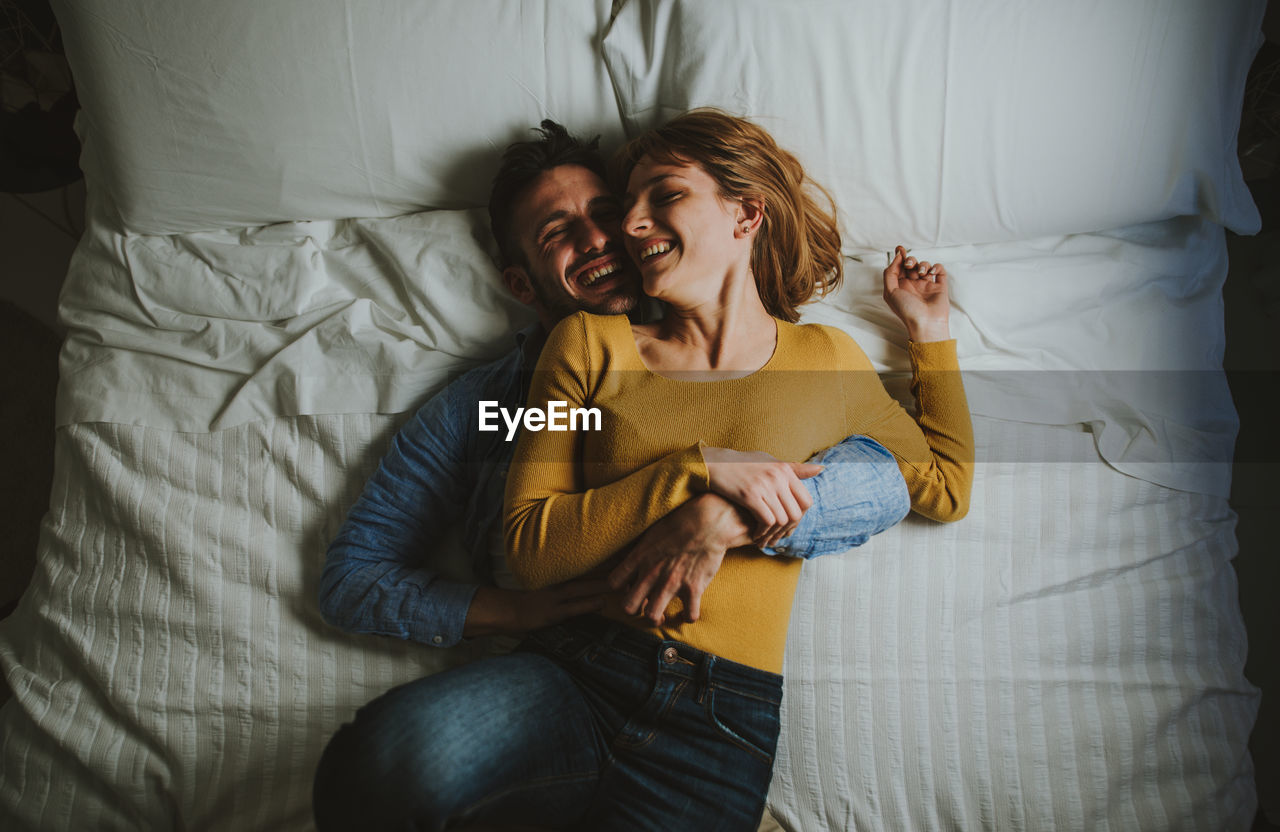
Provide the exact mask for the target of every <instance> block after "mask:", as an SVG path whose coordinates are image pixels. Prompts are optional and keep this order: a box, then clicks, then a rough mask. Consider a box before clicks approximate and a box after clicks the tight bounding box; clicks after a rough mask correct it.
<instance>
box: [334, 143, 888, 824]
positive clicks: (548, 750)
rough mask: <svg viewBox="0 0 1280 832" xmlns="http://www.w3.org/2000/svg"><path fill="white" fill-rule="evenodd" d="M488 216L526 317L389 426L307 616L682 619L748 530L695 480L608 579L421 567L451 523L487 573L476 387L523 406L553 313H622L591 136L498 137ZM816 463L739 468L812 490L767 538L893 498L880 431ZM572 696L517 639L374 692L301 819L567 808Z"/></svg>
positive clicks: (583, 737)
mask: <svg viewBox="0 0 1280 832" xmlns="http://www.w3.org/2000/svg"><path fill="white" fill-rule="evenodd" d="M490 219H491V222H492V225H493V231H494V234H495V237H496V238H497V241H498V245H499V250H500V252H501V255H502V258H503V261H504V269H503V279H504V281H505V283H506V285H507V287H508V288H509V289H510V291H511V292H512V294H513V295H514V296H515V297H517V298H518V299H520V300H521V301H523V302H525V303H528V304H529V305H531V306H532V307H533V308H534V309H535V310H536V312H537V313H538V318H539V322H538V324H537V325H535V326H533V327H531V328H530V329H527V330H525V331H524V332H522V333H520V334H519V336H517V346H516V348H515V349H514V350H513V351H512V352H511V353H510V354H508V355H507V356H505V357H503V358H501V359H499V360H498V361H496V362H494V363H492V364H489V365H486V366H484V367H480V368H477V369H475V370H473V371H471V372H470V373H468V374H466V375H464V376H463V377H461V378H459V379H458V380H457V381H455V382H453V383H452V384H450V385H449V386H448V387H447V388H445V389H444V390H443V391H441V392H440V393H439V394H437V395H436V396H434V397H433V398H432V399H431V400H429V401H428V402H427V403H426V404H425V405H423V407H422V408H421V409H420V410H419V411H418V412H417V413H416V414H415V415H414V416H413V417H412V418H411V419H410V420H409V421H408V423H407V424H406V425H405V426H404V428H403V429H402V430H401V431H400V433H399V434H398V435H397V436H396V437H395V439H394V441H393V444H392V448H391V450H390V451H389V453H388V454H387V456H386V457H385V458H384V459H383V461H382V464H381V465H380V467H379V469H378V471H377V472H376V473H375V474H374V476H373V477H372V478H371V479H370V481H369V483H368V484H367V485H366V488H365V490H364V493H363V494H362V495H361V497H360V498H359V500H358V501H357V503H356V504H355V506H353V508H352V509H351V511H350V514H349V515H348V517H347V521H346V523H345V524H344V525H343V527H342V529H341V531H340V532H339V534H338V536H337V538H336V539H335V540H334V542H333V544H332V545H331V546H330V549H329V552H328V555H327V560H326V564H325V569H324V573H323V575H322V578H321V587H320V604H321V610H322V612H323V614H324V617H325V619H326V620H327V621H329V622H330V623H332V624H334V625H335V626H338V627H341V628H343V629H346V630H348V631H351V632H359V633H378V634H383V635H390V636H395V637H399V638H406V639H412V640H414V641H418V642H421V643H423V644H427V645H433V646H448V645H452V644H456V643H457V642H458V641H459V640H460V639H462V638H467V637H471V636H480V635H494V634H519V633H525V632H532V631H537V632H538V633H539V634H546V633H549V632H551V631H552V630H554V629H555V628H554V627H551V626H550V625H554V624H556V623H557V622H561V621H564V620H565V619H569V618H573V617H576V616H580V615H582V614H584V613H589V612H594V611H597V610H599V609H600V608H601V607H602V606H603V604H604V600H605V597H606V595H607V594H608V593H609V592H610V591H619V590H620V591H621V593H622V595H623V597H624V604H623V605H624V608H625V609H626V610H627V611H628V612H630V613H632V614H642V615H644V617H646V618H647V619H648V620H649V621H650V622H651V623H656V622H659V621H661V620H662V617H663V615H664V612H665V611H666V610H667V609H668V603H669V602H670V601H671V600H672V599H673V598H676V597H678V598H680V600H681V601H683V602H684V603H683V609H682V612H681V614H683V615H687V616H689V617H690V618H691V619H692V618H694V617H695V616H696V614H697V613H696V610H697V602H698V599H699V597H700V595H701V593H702V590H703V589H704V588H705V587H706V586H707V584H708V583H709V581H711V580H713V579H714V575H715V572H716V570H717V569H718V567H719V564H720V561H721V560H722V559H723V558H724V556H725V553H726V551H727V550H728V549H730V548H733V547H735V546H742V545H747V544H750V543H753V542H755V541H756V540H757V535H758V533H759V530H758V529H751V528H750V527H749V526H748V523H747V522H746V521H745V520H744V516H743V515H742V514H740V513H739V510H738V509H737V508H736V507H735V506H734V505H732V504H730V503H729V502H727V501H726V500H724V499H723V498H721V497H719V496H717V495H715V494H711V493H706V494H701V495H699V496H698V497H696V498H694V499H692V500H689V501H688V502H686V503H685V504H683V505H682V506H681V507H680V508H678V509H677V510H675V511H673V512H672V513H670V514H669V515H667V517H665V518H664V519H663V520H661V521H660V522H659V523H657V524H655V525H654V526H653V527H651V528H650V529H649V530H648V531H647V532H646V533H645V534H644V535H642V536H641V538H640V539H639V540H638V541H637V542H636V543H635V544H634V545H633V546H632V547H631V548H630V549H629V550H628V551H627V552H626V553H625V554H624V555H622V556H621V557H620V558H619V559H618V561H617V563H616V564H615V565H614V566H613V571H612V572H611V573H610V575H609V576H608V578H609V580H608V582H604V581H600V580H590V579H580V580H577V581H571V582H569V583H566V584H564V585H562V586H559V587H552V588H549V589H545V590H540V591H520V590H515V589H512V588H509V587H505V586H494V585H491V584H490V583H487V582H479V581H477V582H474V583H464V582H458V581H455V580H450V579H447V578H445V577H443V576H442V575H441V574H440V571H439V569H438V568H437V567H438V564H437V563H434V562H433V551H432V547H433V545H435V544H436V543H437V542H438V540H439V539H440V538H441V536H442V533H443V531H444V530H445V529H446V528H448V527H450V526H452V525H453V524H455V523H459V522H460V523H461V524H462V534H463V544H464V546H465V547H466V550H467V552H468V554H469V556H470V560H471V564H472V566H473V567H474V571H475V572H477V573H478V574H480V575H482V576H492V577H495V578H498V579H499V581H501V576H502V573H503V565H502V556H501V552H502V529H501V525H502V524H501V515H502V494H503V489H504V475H505V473H506V469H507V466H508V465H509V463H510V460H511V456H512V452H513V450H514V445H515V443H514V442H513V441H508V440H507V436H506V431H505V430H499V431H482V430H480V429H479V427H480V402H496V403H497V405H498V406H500V407H502V408H506V409H507V410H508V411H512V412H514V410H515V409H516V408H518V407H521V406H522V405H524V403H525V399H526V393H527V390H528V376H529V374H530V373H531V371H532V369H533V366H534V364H535V363H536V360H537V356H538V353H539V351H540V349H541V346H542V344H543V343H544V341H545V338H546V334H547V332H548V331H549V330H550V329H551V328H552V327H553V326H554V325H555V323H556V322H557V321H558V320H560V319H561V318H562V317H564V316H565V315H567V314H569V313H571V312H574V311H576V310H578V309H585V310H588V311H592V312H599V313H612V314H617V313H623V312H631V311H633V310H634V309H635V307H636V305H637V303H638V301H639V296H640V291H639V281H638V277H637V274H636V272H635V270H634V269H633V268H632V266H631V263H630V262H629V260H628V258H627V256H626V254H625V253H624V251H623V248H622V246H621V244H620V239H621V229H620V219H621V212H620V210H619V204H618V200H617V198H616V197H615V196H614V195H613V194H611V193H610V192H609V190H608V188H607V187H606V185H605V182H604V177H603V164H602V161H601V159H600V157H599V156H598V154H597V152H596V150H595V143H594V142H592V143H591V144H589V145H585V144H582V143H579V142H578V141H576V140H575V139H573V138H572V137H570V136H569V135H568V134H567V133H566V132H565V130H564V128H562V127H560V126H559V125H557V124H555V123H553V122H550V121H544V122H543V129H542V138H541V139H540V140H535V141H529V142H522V143H518V144H516V145H513V146H512V147H511V148H509V149H508V151H507V153H506V155H505V156H504V161H503V165H502V169H501V170H500V172H499V174H498V176H497V178H496V179H495V183H494V189H493V194H492V197H491V199H490ZM822 463H823V466H825V467H822V466H818V465H804V464H795V465H793V464H790V463H782V462H778V461H776V460H765V461H763V462H761V461H755V462H744V463H743V464H755V465H761V466H764V468H766V469H768V470H769V471H771V472H772V474H774V475H776V476H778V477H781V478H783V479H786V478H788V477H789V478H793V479H794V478H797V477H805V478H806V479H805V483H806V485H807V489H808V492H809V493H810V494H811V495H812V506H811V507H810V506H809V505H808V503H809V501H808V500H807V499H806V500H802V501H801V502H802V503H803V505H792V506H790V507H784V509H783V513H785V514H786V515H787V522H786V523H783V524H782V527H783V530H784V531H785V532H786V533H787V536H785V537H784V538H783V539H781V540H778V541H777V542H776V543H774V545H771V546H766V547H765V548H764V549H763V550H764V551H766V553H768V554H770V555H773V556H776V557H784V556H791V557H813V556H817V555H822V554H828V553H834V552H840V551H845V550H847V549H848V548H850V547H851V546H855V545H858V544H860V543H862V542H864V541H865V540H866V539H867V538H868V537H869V536H870V535H872V534H875V533H876V532H878V531H880V530H882V529H884V528H886V527H888V526H890V525H892V524H893V523H896V522H897V521H898V520H900V519H901V518H902V517H903V516H905V514H906V513H907V511H908V509H909V497H908V494H907V490H906V485H905V483H904V481H903V479H902V475H901V473H900V472H899V470H898V466H897V463H896V462H895V461H894V459H893V457H892V456H891V455H890V454H889V452H888V451H886V450H885V449H884V448H883V447H882V446H880V445H879V444H878V443H876V442H874V441H872V440H870V439H867V438H866V437H850V438H848V439H846V440H845V441H844V442H842V443H841V444H840V445H837V446H835V447H834V448H832V449H829V450H828V451H827V452H825V455H824V456H823V459H822ZM805 509H808V510H805ZM776 533H777V530H774V532H773V534H776ZM769 542H773V541H772V540H770V541H769ZM546 637H547V638H551V637H552V636H546ZM559 644H560V646H561V647H563V648H564V649H565V650H566V651H568V653H567V655H568V654H573V655H578V656H580V657H581V658H583V659H584V660H587V661H590V660H591V655H592V654H591V653H590V651H587V652H585V653H583V652H582V651H583V650H586V648H585V647H577V646H575V645H573V644H568V643H566V642H564V641H561V642H559ZM577 695H578V694H576V693H575V692H574V689H573V687H572V685H571V684H570V683H568V682H566V681H565V678H564V676H563V671H562V670H561V669H560V668H558V667H557V666H556V665H555V664H554V663H553V662H550V661H549V660H548V659H547V658H546V657H545V656H542V655H536V654H534V653H531V652H525V651H520V652H517V653H514V654H511V655H508V656H503V657H500V658H496V659H490V660H488V661H480V662H473V663H470V664H467V665H464V666H463V667H461V668H459V669H457V670H455V671H450V672H449V673H445V674H437V675H434V676H430V677H426V678H425V679H421V680H418V681H417V682H413V683H410V684H408V685H403V686H401V687H399V688H396V689H394V690H392V691H390V692H388V693H387V694H385V695H383V696H381V697H379V698H378V699H376V700H374V702H372V703H370V704H369V705H368V706H366V707H365V708H363V709H361V711H360V714H359V715H358V716H357V719H356V722H355V723H354V724H351V725H348V726H344V727H343V728H342V729H341V730H340V731H339V732H338V734H337V735H335V737H334V738H333V740H332V741H331V742H330V744H329V746H328V748H327V749H326V751H325V755H324V758H323V759H322V761H321V763H320V766H319V768H318V771H317V775H316V786H315V794H314V809H315V813H316V821H317V824H318V826H319V827H320V828H321V829H331V828H332V829H348V828H357V827H359V828H443V826H444V824H445V822H446V821H447V820H450V819H452V820H453V821H454V822H456V821H458V820H463V821H466V822H482V823H502V824H511V823H534V824H538V825H544V826H552V827H557V828H558V827H560V826H562V825H567V824H572V823H575V822H577V821H578V820H580V819H581V816H582V812H583V811H584V810H585V809H586V807H587V805H588V804H590V803H591V801H592V799H593V796H594V795H596V787H597V784H598V780H599V776H600V774H599V772H600V766H599V764H600V759H599V756H598V752H599V750H600V749H599V746H598V745H597V744H596V743H595V742H594V741H593V740H592V739H591V737H590V729H589V728H587V727H585V726H584V725H583V724H582V720H581V719H576V718H561V717H568V716H570V715H569V713H568V712H567V711H564V710H562V706H563V705H564V704H567V703H568V702H569V701H570V700H572V699H573V698H574V697H575V696H577ZM708 707H710V706H709V705H708ZM577 710H580V709H577ZM672 774H674V772H673V773H672ZM629 791H634V790H629ZM635 796H636V798H637V799H640V798H641V797H642V796H641V795H639V794H638V793H637V794H636V795H635ZM414 824H423V825H414Z"/></svg>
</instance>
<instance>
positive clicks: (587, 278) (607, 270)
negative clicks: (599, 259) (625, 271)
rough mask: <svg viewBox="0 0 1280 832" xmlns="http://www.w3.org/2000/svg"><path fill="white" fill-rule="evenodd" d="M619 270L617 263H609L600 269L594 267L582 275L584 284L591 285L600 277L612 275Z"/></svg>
mask: <svg viewBox="0 0 1280 832" xmlns="http://www.w3.org/2000/svg"><path fill="white" fill-rule="evenodd" d="M617 270H618V264H617V263H608V264H606V265H603V266H601V267H600V268H598V269H592V270H591V271H589V272H587V273H586V274H584V275H583V276H582V285H583V286H590V285H591V284H592V283H595V282H596V281H597V280H599V279H600V278H602V277H606V276H608V275H611V274H613V273H614V272H616V271H617Z"/></svg>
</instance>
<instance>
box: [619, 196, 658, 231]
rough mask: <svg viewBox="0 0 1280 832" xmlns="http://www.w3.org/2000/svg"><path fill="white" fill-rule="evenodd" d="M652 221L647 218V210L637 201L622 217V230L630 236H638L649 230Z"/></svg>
mask: <svg viewBox="0 0 1280 832" xmlns="http://www.w3.org/2000/svg"><path fill="white" fill-rule="evenodd" d="M651 225H652V222H651V221H650V220H649V212H648V211H646V210H645V209H644V206H642V205H641V204H640V203H639V202H637V203H636V204H635V205H632V206H631V208H630V209H629V210H628V211H627V213H626V214H625V215H624V216H623V217H622V230H623V232H624V233H626V234H628V235H629V236H632V237H638V236H640V235H641V234H643V233H644V232H646V231H648V230H649V227H650V226H651Z"/></svg>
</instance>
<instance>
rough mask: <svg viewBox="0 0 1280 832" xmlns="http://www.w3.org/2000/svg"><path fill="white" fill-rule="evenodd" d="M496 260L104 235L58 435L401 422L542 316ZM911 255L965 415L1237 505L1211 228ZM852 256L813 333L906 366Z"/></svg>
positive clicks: (460, 237)
mask: <svg viewBox="0 0 1280 832" xmlns="http://www.w3.org/2000/svg"><path fill="white" fill-rule="evenodd" d="M490 245H491V244H490V242H489V239H488V229H487V220H486V219H485V216H484V213H483V212H482V211H479V210H473V211H436V212H427V213H420V214H410V215H405V216H403V217H394V218H386V219H368V220H342V221H335V222H307V223H283V224H279V225H273V226H266V227H262V228H257V229H244V230H239V231H223V232H208V233H192V234H183V235H170V236H138V235H133V236H121V235H117V234H115V233H113V232H109V231H106V230H104V229H103V228H102V227H101V226H96V225H95V226H91V228H90V230H89V232H88V233H87V235H86V237H85V239H84V241H83V242H82V243H81V245H80V247H79V249H78V250H77V252H76V255H75V258H74V260H73V262H72V265H71V271H70V274H69V275H68V278H67V282H66V284H65V287H64V289H63V294H62V301H61V313H62V321H63V323H64V324H65V325H66V326H67V328H68V333H69V334H68V340H67V343H66V345H65V347H64V350H63V354H62V382H61V388H60V392H59V402H58V424H61V425H66V424H72V423H76V422H94V421H105V422H122V423H126V424H139V425H148V426H151V427H157V428H162V429H167V430H194V431H204V430H217V429H222V428H227V427H231V426H234V425H238V424H242V423H244V422H246V421H249V420H252V419H262V418H271V417H276V416H300V415H314V414H323V413H371V412H377V413H398V412H403V411H406V410H410V409H412V408H413V407H415V406H416V405H417V404H418V403H420V402H421V401H422V400H423V399H424V397H425V396H426V395H427V393H428V392H430V391H431V390H434V389H436V388H437V387H438V386H440V385H442V384H443V383H444V382H445V381H446V380H447V379H448V378H449V377H450V375H451V374H455V373H457V372H460V371H462V370H464V369H466V368H469V367H471V366H473V365H474V364H475V363H476V362H478V361H479V360H481V359H483V358H486V357H493V356H496V355H498V354H501V353H502V352H504V351H506V350H507V349H509V348H510V344H511V341H510V338H509V335H510V333H511V332H512V331H513V330H514V329H515V328H518V327H519V326H520V325H522V324H524V323H527V322H529V321H530V320H531V315H530V312H529V310H528V309H527V308H526V307H523V306H521V305H520V304H519V303H517V302H515V301H514V300H513V299H511V298H510V296H509V295H508V293H507V291H506V289H505V288H504V287H502V286H501V283H500V278H499V275H498V272H497V269H496V267H495V266H494V265H493V261H492V259H491V254H490V251H489V248H490ZM913 254H915V255H916V256H919V257H922V258H925V259H929V260H933V261H940V262H943V263H945V264H946V265H947V267H948V269H949V271H950V273H951V275H952V294H953V301H954V312H953V325H952V330H953V334H954V335H955V337H956V338H957V339H958V341H959V348H960V360H961V366H962V368H963V369H964V370H965V372H966V386H967V389H968V392H969V398H970V407H971V409H972V411H973V412H974V413H977V414H982V415H988V416H995V417H999V418H1003V419H1016V420H1021V421H1026V422H1038V423H1044V424H1085V425H1089V426H1090V428H1091V430H1092V431H1093V433H1094V437H1095V440H1096V441H1097V444H1098V449H1099V451H1100V452H1101V454H1102V455H1103V457H1104V458H1105V459H1107V460H1108V461H1109V462H1111V463H1112V464H1114V465H1116V466H1117V467H1118V468H1120V470H1123V471H1125V472H1126V473H1130V474H1132V475H1134V476H1139V477H1142V478H1145V479H1150V480H1151V481H1153V482H1158V483H1161V484H1164V485H1168V486H1171V487H1174V488H1181V489H1184V490H1192V491H1202V492H1205V493H1211V494H1219V495H1224V496H1225V495H1226V493H1227V491H1228V489H1229V475H1230V461H1231V452H1232V443H1233V441H1234V436H1235V430H1236V424H1237V422H1236V417H1235V412H1234V409H1233V407H1232V404H1231V399H1230V395H1229V391H1228V390H1227V387H1226V382H1225V378H1224V376H1223V374H1222V371H1221V362H1222V352H1223V349H1224V343H1225V341H1224V336H1223V330H1222V310H1221V286H1222V281H1223V280H1224V279H1225V276H1226V247H1225V237H1224V233H1223V231H1222V230H1221V229H1220V228H1218V227H1217V226H1214V225H1212V224H1211V223H1208V222H1206V221H1200V220H1195V219H1192V218H1179V219H1174V220H1169V221H1166V222H1162V223H1153V224H1148V225H1144V226H1135V227H1131V228H1128V229H1124V230H1120V231H1115V232H1110V233H1100V234H1078V235H1069V236H1057V237H1044V238H1038V239H1035V240H1030V241H1024V242H1011V243H990V244H986V245H979V246H955V247H951V248H945V249H929V250H926V249H916V250H915V251H913ZM857 256H858V257H860V258H861V262H859V261H857V260H849V261H848V262H847V266H848V268H847V274H846V283H845V285H844V287H843V288H842V289H841V290H839V291H838V292H837V293H835V294H833V295H831V296H828V297H827V298H825V299H823V300H822V301H820V302H818V303H816V304H814V305H812V306H809V307H806V309H805V320H808V321H819V322H823V323H830V324H834V325H836V326H839V327H841V328H843V329H845V330H846V331H848V332H849V333H850V334H852V335H853V336H854V338H855V339H856V340H857V341H858V343H859V344H860V345H861V346H862V348H863V349H864V350H865V351H866V352H867V354H868V355H869V356H870V357H871V359H872V361H873V362H874V363H875V365H876V367H877V369H879V370H880V371H882V372H888V373H895V372H905V371H906V370H907V369H908V365H907V360H906V352H905V341H906V334H905V330H904V329H903V327H902V326H901V324H900V323H899V322H898V321H897V319H896V318H894V317H893V315H892V314H891V313H890V312H889V311H888V308H887V307H886V306H885V305H884V303H883V301H882V300H881V299H880V292H881V289H880V272H881V269H882V268H883V263H884V260H885V255H884V253H883V252H880V251H870V250H865V251H863V252H862V253H861V254H859V255H857Z"/></svg>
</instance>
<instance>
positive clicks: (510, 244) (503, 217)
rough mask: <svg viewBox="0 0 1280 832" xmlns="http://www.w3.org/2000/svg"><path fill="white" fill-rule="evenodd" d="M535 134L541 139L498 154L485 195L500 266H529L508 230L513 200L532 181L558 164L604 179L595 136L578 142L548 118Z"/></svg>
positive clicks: (512, 147)
mask: <svg viewBox="0 0 1280 832" xmlns="http://www.w3.org/2000/svg"><path fill="white" fill-rule="evenodd" d="M537 131H538V132H539V133H541V134H542V138H539V139H530V140H529V141H525V142H515V143H514V144H512V145H511V146H509V147H508V148H507V149H506V151H505V152H504V153H503V154H502V165H501V166H500V167H499V168H498V173H497V175H495V176H494V177H493V190H492V191H490V192H489V226H490V227H491V228H492V229H493V236H494V239H496V240H497V241H498V253H499V255H500V256H501V258H502V263H501V265H502V266H511V265H518V266H526V267H527V266H528V265H529V263H528V262H527V261H526V259H525V256H524V251H523V250H522V249H521V248H520V242H519V241H518V240H517V239H516V238H515V234H514V232H513V229H512V228H511V215H512V214H513V213H514V212H515V203H516V200H517V199H519V198H520V196H521V194H523V193H524V191H525V189H526V188H528V187H529V186H530V185H531V184H532V183H533V181H534V180H535V179H537V178H538V177H539V176H541V175H542V174H543V173H545V172H546V171H549V170H551V169H552V168H558V167H560V166H561V165H580V166H581V167H584V168H586V169H587V170H589V171H591V172H592V173H594V174H596V175H597V176H599V177H600V178H601V179H604V177H605V165H604V159H603V158H602V157H601V156H600V150H599V148H598V145H599V144H600V137H599V136H596V137H595V138H594V139H592V140H591V141H589V142H584V141H580V140H579V139H577V138H576V137H574V136H571V135H569V131H568V130H566V129H564V126H563V125H560V124H557V123H556V122H554V121H552V120H551V119H549V118H548V119H543V121H542V126H541V127H540V128H537Z"/></svg>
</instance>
